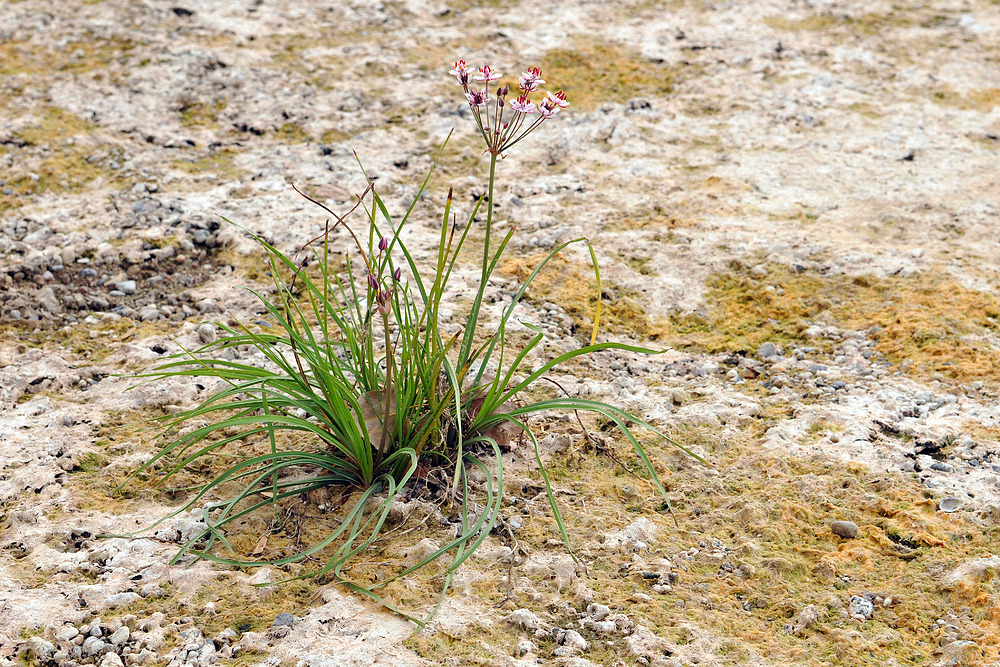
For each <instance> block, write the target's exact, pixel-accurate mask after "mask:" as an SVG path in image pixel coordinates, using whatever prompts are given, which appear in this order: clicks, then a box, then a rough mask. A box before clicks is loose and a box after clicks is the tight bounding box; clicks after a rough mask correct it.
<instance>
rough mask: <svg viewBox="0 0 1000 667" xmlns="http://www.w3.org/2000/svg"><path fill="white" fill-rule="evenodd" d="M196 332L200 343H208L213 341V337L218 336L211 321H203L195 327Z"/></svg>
mask: <svg viewBox="0 0 1000 667" xmlns="http://www.w3.org/2000/svg"><path fill="white" fill-rule="evenodd" d="M196 331H197V332H198V338H199V339H201V342H202V343H205V344H206V345H208V344H209V343H214V342H215V339H216V338H217V337H218V334H217V333H216V328H215V325H214V324H212V323H211V322H205V323H204V324H199V325H198V328H197V329H196Z"/></svg>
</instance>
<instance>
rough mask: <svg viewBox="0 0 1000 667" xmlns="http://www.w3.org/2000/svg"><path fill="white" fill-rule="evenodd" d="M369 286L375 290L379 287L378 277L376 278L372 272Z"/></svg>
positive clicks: (369, 275) (369, 277)
mask: <svg viewBox="0 0 1000 667" xmlns="http://www.w3.org/2000/svg"><path fill="white" fill-rule="evenodd" d="M368 286H369V287H371V288H372V289H373V290H377V289H378V278H376V277H375V276H374V275H373V274H371V273H369V274H368Z"/></svg>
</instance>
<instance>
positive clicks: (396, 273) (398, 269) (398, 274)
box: [392, 266, 403, 283]
mask: <svg viewBox="0 0 1000 667" xmlns="http://www.w3.org/2000/svg"><path fill="white" fill-rule="evenodd" d="M402 277H403V267H401V266H397V267H396V270H395V271H393V272H392V279H393V280H395V281H396V282H397V283H398V282H399V279H400V278H402Z"/></svg>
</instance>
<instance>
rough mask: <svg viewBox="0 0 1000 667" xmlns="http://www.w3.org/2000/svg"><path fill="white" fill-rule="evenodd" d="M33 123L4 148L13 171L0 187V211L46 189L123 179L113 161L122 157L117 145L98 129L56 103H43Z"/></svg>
mask: <svg viewBox="0 0 1000 667" xmlns="http://www.w3.org/2000/svg"><path fill="white" fill-rule="evenodd" d="M36 114H37V115H36V116H35V119H36V120H35V121H34V122H32V123H30V124H28V125H25V126H24V127H22V128H21V129H19V130H17V131H16V132H13V133H12V134H13V136H14V138H15V139H16V140H17V142H18V143H19V144H20V145H17V144H12V145H9V146H7V147H5V150H6V151H7V152H8V154H13V156H14V158H15V164H16V165H17V166H18V168H17V169H14V170H11V171H10V172H9V173H8V174H7V175H6V176H5V177H4V179H3V180H4V185H3V187H2V188H0V190H3V191H10V194H0V212H3V211H4V210H6V209H9V208H16V207H18V206H21V205H23V204H25V203H27V202H28V201H30V198H33V196H34V195H39V194H42V193H46V192H57V193H58V192H79V191H81V190H83V189H85V188H86V187H87V186H88V185H89V184H91V183H92V182H93V181H94V179H97V178H98V177H101V178H102V181H103V182H104V183H105V184H107V185H116V184H121V183H123V182H124V180H125V177H124V176H123V175H122V173H121V169H120V166H121V165H120V164H119V165H118V166H119V169H114V168H112V166H111V164H110V163H111V162H114V161H116V160H121V158H122V154H121V149H120V148H118V147H116V146H110V145H108V144H106V143H104V142H103V141H101V140H100V139H98V138H97V135H96V133H97V128H96V127H95V126H94V125H93V124H91V123H88V122H87V121H85V120H83V119H81V118H79V117H78V116H76V115H74V114H72V113H70V112H68V111H66V110H65V109H62V108H59V107H56V106H46V107H42V108H41V109H39V110H38V111H37V112H36Z"/></svg>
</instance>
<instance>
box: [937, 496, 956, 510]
mask: <svg viewBox="0 0 1000 667" xmlns="http://www.w3.org/2000/svg"><path fill="white" fill-rule="evenodd" d="M938 507H939V508H940V509H941V511H942V512H956V511H958V510H959V509H961V507H962V501H961V500H960V499H958V498H952V497H949V498H943V499H942V500H941V503H940V504H939V505H938Z"/></svg>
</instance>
